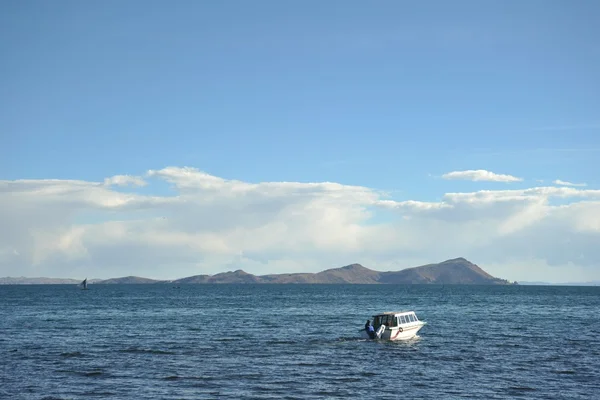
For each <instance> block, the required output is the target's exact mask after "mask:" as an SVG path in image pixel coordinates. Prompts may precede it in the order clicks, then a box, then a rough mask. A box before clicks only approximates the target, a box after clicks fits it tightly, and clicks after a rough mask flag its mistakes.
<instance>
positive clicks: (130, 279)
mask: <svg viewBox="0 0 600 400" xmlns="http://www.w3.org/2000/svg"><path fill="white" fill-rule="evenodd" d="M164 282H166V281H157V280H155V279H148V278H141V277H139V276H125V277H123V278H111V279H105V280H102V281H97V282H95V283H96V284H100V285H112V284H140V283H164Z"/></svg>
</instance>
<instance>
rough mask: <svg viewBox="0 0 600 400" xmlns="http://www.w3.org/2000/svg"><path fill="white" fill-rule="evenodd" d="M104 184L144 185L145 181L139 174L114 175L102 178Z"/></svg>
mask: <svg viewBox="0 0 600 400" xmlns="http://www.w3.org/2000/svg"><path fill="white" fill-rule="evenodd" d="M104 185H105V186H112V185H115V186H128V185H132V186H146V185H147V183H146V181H145V180H144V179H142V178H141V177H139V176H131V175H115V176H112V177H110V178H106V179H104Z"/></svg>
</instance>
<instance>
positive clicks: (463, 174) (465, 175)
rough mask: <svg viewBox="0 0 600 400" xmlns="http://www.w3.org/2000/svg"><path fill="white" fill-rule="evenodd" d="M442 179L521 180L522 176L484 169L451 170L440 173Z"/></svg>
mask: <svg viewBox="0 0 600 400" xmlns="http://www.w3.org/2000/svg"><path fill="white" fill-rule="evenodd" d="M442 178H444V179H449V180H450V179H462V180H468V181H475V182H477V181H487V182H521V181H522V180H523V179H522V178H517V177H516V176H512V175H503V174H496V173H493V172H490V171H486V170H484V169H478V170H467V171H453V172H448V173H446V174H444V175H442Z"/></svg>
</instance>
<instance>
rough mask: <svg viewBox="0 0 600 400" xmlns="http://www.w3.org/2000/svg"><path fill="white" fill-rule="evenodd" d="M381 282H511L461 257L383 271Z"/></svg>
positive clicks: (478, 283)
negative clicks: (393, 270) (492, 274)
mask: <svg viewBox="0 0 600 400" xmlns="http://www.w3.org/2000/svg"><path fill="white" fill-rule="evenodd" d="M379 283H404V284H406V283H436V284H445V285H449V284H462V285H468V284H474V285H490V284H492V285H493V284H500V285H505V284H508V283H509V282H508V281H506V280H504V279H499V278H495V277H493V276H491V275H490V274H488V273H487V272H485V271H484V270H483V269H481V268H480V267H479V266H477V265H475V264H473V263H471V262H470V261H468V260H466V259H464V258H462V257H461V258H455V259H452V260H446V261H444V262H441V263H438V264H428V265H423V266H420V267H414V268H407V269H403V270H401V271H397V272H383V273H381V275H380V278H379Z"/></svg>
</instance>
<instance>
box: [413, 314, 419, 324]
mask: <svg viewBox="0 0 600 400" xmlns="http://www.w3.org/2000/svg"><path fill="white" fill-rule="evenodd" d="M413 318H414V319H415V322H417V321H418V320H419V318H417V314H413Z"/></svg>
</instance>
